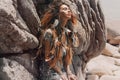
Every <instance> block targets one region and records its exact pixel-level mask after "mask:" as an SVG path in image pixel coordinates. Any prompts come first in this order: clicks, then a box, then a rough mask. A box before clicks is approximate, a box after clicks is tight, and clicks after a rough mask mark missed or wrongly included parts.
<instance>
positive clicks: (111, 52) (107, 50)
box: [102, 43, 120, 58]
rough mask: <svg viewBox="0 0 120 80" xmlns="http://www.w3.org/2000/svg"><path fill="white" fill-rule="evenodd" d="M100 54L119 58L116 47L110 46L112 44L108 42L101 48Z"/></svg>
mask: <svg viewBox="0 0 120 80" xmlns="http://www.w3.org/2000/svg"><path fill="white" fill-rule="evenodd" d="M102 54H103V55H106V56H111V57H115V58H120V54H119V52H118V48H117V47H115V46H112V45H110V44H108V43H107V44H106V48H105V49H104V50H103V52H102Z"/></svg>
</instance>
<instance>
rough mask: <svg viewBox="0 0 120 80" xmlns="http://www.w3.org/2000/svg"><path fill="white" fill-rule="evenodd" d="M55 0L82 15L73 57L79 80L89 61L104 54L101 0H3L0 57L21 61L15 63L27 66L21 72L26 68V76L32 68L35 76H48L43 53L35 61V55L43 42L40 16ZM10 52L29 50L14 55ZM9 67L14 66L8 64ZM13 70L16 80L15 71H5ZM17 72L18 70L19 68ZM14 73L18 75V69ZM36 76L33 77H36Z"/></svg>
mask: <svg viewBox="0 0 120 80" xmlns="http://www.w3.org/2000/svg"><path fill="white" fill-rule="evenodd" d="M33 1H34V4H35V6H34V4H33ZM53 1H62V2H65V3H67V4H68V5H69V6H70V8H71V9H72V11H73V13H75V15H76V16H77V18H78V25H77V30H78V31H79V36H80V37H79V38H80V41H81V42H80V46H79V47H78V48H75V49H74V50H75V53H76V55H74V57H73V64H72V66H73V68H72V71H73V72H74V73H75V74H76V75H77V77H78V80H85V71H84V69H85V67H86V63H87V62H88V61H89V60H91V59H92V58H94V57H96V56H98V55H100V53H101V51H102V50H103V49H104V47H105V42H106V38H105V23H104V15H103V13H102V10H101V8H100V4H99V0H1V1H0V57H3V56H6V58H7V59H9V60H13V62H14V61H16V62H17V63H18V65H16V64H17V63H16V62H14V63H15V64H14V63H13V65H15V69H16V68H20V67H21V66H20V65H22V66H24V69H26V71H25V72H24V69H22V70H20V73H22V72H24V73H25V75H26V76H29V75H30V74H28V72H30V73H31V75H32V76H33V77H36V76H37V77H39V80H45V79H43V78H46V77H47V70H48V69H47V67H46V65H45V63H44V61H43V59H42V58H43V57H42V58H40V59H39V60H38V61H37V62H36V61H33V60H32V58H33V57H34V54H35V53H36V48H37V46H38V45H39V41H38V39H37V38H38V36H37V33H38V29H39V26H40V19H39V17H41V16H43V15H44V11H45V10H46V9H48V6H50V5H51V4H53ZM36 10H37V11H36ZM38 13H39V16H38ZM5 53H8V54H9V55H8V54H5ZM10 53H26V54H14V55H12V54H10ZM2 54H4V55H2ZM2 59H3V58H2ZM9 60H8V61H9ZM42 61H43V62H42ZM3 63H4V62H3ZM6 64H8V62H6ZM19 64H20V65H19ZM34 64H35V65H37V67H36V66H35V65H34ZM8 68H10V67H9V66H8ZM12 69H14V68H12ZM10 70H11V68H10ZM27 71H28V72H27ZM9 72H10V75H8V78H10V79H12V80H13V79H14V78H13V77H11V75H12V72H11V71H7V70H6V68H4V74H8V73H9ZM13 73H16V72H15V70H14V71H13ZM14 76H17V73H16V74H14ZM20 76H22V74H21V75H20ZM32 76H31V77H30V78H29V80H31V79H32V78H33V77H32ZM42 77H43V78H42ZM17 79H19V78H17ZM25 79H26V78H25V77H22V80H25ZM8 80H9V79H8ZM26 80H27V79H26Z"/></svg>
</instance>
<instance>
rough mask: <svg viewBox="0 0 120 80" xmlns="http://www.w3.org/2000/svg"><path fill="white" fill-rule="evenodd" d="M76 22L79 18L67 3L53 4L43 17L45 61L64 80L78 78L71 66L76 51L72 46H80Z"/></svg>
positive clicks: (75, 79)
mask: <svg viewBox="0 0 120 80" xmlns="http://www.w3.org/2000/svg"><path fill="white" fill-rule="evenodd" d="M76 23H77V19H76V18H75V16H74V15H73V14H72V11H71V10H70V8H69V6H68V5H67V4H65V3H59V4H57V5H56V6H52V7H51V9H50V10H49V11H48V12H46V13H45V15H44V16H43V18H42V19H41V24H42V29H44V36H43V38H44V39H43V43H42V44H43V47H44V49H43V50H44V53H45V61H46V62H47V63H48V64H49V67H50V69H53V70H54V71H55V72H57V73H58V74H59V75H60V77H61V79H62V80H77V77H76V76H75V75H74V74H73V73H72V72H71V70H70V67H69V66H70V64H71V62H72V56H73V53H74V51H73V49H72V47H78V46H79V40H78V36H77V32H76V31H75V30H74V28H75V25H76ZM64 72H66V74H64Z"/></svg>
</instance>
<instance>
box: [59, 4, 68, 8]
mask: <svg viewBox="0 0 120 80" xmlns="http://www.w3.org/2000/svg"><path fill="white" fill-rule="evenodd" d="M60 8H69V6H68V5H66V4H62V5H61V6H60Z"/></svg>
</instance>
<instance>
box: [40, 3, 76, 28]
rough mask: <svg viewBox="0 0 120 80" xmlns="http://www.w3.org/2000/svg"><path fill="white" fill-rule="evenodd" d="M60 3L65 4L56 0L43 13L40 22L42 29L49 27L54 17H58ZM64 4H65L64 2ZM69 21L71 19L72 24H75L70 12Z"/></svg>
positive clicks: (74, 18)
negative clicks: (55, 2)
mask: <svg viewBox="0 0 120 80" xmlns="http://www.w3.org/2000/svg"><path fill="white" fill-rule="evenodd" d="M62 4H65V3H62V2H61V3H59V2H57V4H54V5H52V6H51V7H50V8H49V10H48V11H47V12H46V13H45V14H44V16H43V18H42V19H41V24H42V27H43V29H47V28H50V27H51V25H50V24H52V23H53V22H54V20H55V19H58V15H59V9H60V6H61V5H62ZM65 5H67V4H65ZM68 6H69V5H68ZM69 21H71V22H72V24H73V25H74V24H76V22H77V19H76V17H75V16H74V15H73V14H72V18H71V19H70V20H69Z"/></svg>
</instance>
